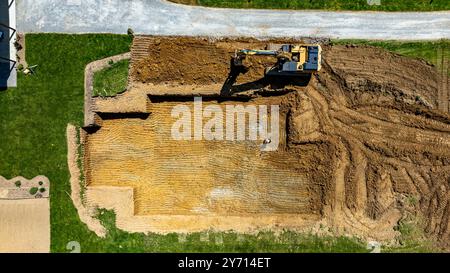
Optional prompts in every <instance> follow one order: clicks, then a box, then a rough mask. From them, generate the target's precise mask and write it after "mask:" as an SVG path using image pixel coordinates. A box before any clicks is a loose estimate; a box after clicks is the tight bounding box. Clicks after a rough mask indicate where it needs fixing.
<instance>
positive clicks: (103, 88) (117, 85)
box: [92, 60, 130, 97]
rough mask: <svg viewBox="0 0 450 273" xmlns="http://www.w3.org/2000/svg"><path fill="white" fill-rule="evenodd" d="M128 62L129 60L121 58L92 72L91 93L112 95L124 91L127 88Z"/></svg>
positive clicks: (105, 95)
mask: <svg viewBox="0 0 450 273" xmlns="http://www.w3.org/2000/svg"><path fill="white" fill-rule="evenodd" d="M129 64H130V61H129V60H122V61H119V62H116V63H112V64H111V65H110V66H109V67H107V68H105V69H103V70H100V71H98V72H96V73H94V89H93V92H92V95H93V96H101V97H112V96H115V95H117V94H119V93H122V92H123V91H125V89H126V88H127V79H128V66H129Z"/></svg>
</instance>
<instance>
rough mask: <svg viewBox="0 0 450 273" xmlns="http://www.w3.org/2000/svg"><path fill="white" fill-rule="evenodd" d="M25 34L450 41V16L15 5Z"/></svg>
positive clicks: (66, 0)
mask: <svg viewBox="0 0 450 273" xmlns="http://www.w3.org/2000/svg"><path fill="white" fill-rule="evenodd" d="M16 2H17V18H18V19H17V25H18V28H19V31H21V32H65V33H105V32H108V33H126V30H127V28H128V27H131V28H133V30H134V31H135V32H136V33H140V34H154V35H189V36H191V35H194V36H195V35H205V36H254V37H260V38H262V37H269V36H271V37H305V36H318V37H331V38H360V39H398V40H406V39H407V40H411V39H413V40H421V39H440V38H450V11H444V12H394V13H388V12H325V11H280V10H239V9H215V8H204V7H192V6H185V5H178V4H173V3H170V2H167V1H163V0H59V1H57V0H16Z"/></svg>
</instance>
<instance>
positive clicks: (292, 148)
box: [84, 36, 450, 245]
mask: <svg viewBox="0 0 450 273" xmlns="http://www.w3.org/2000/svg"><path fill="white" fill-rule="evenodd" d="M268 42H273V43H282V42H283V41H257V40H251V39H237V40H228V39H223V40H208V39H202V38H184V37H183V38H175V37H145V36H137V37H136V38H135V40H134V43H133V49H132V66H131V71H130V83H129V88H128V90H127V91H126V92H125V93H123V94H121V95H119V96H117V97H115V98H109V99H101V98H98V99H96V100H95V101H94V105H95V107H94V110H93V111H95V112H99V113H101V114H99V115H98V116H97V123H98V125H99V126H100V129H99V130H94V131H93V132H92V133H88V134H86V137H85V139H84V149H85V153H84V156H85V158H84V160H85V175H86V180H87V186H88V192H89V191H90V190H95V189H96V188H97V189H102V190H106V191H107V189H108V188H109V187H111V189H117V187H119V188H121V187H123V188H130V189H133V190H132V194H131V195H130V196H132V197H130V198H132V202H131V204H133V205H132V206H133V207H132V209H131V212H129V210H127V211H128V213H129V214H131V215H125V216H123V217H122V218H121V219H119V220H118V221H119V222H120V226H121V227H122V228H124V229H127V230H130V231H157V232H171V231H185V232H189V231H196V230H204V229H209V228H212V229H216V230H229V229H233V230H236V231H241V232H248V231H251V230H257V229H283V228H289V229H300V228H304V227H309V228H311V227H312V228H314V227H316V226H317V224H318V223H321V224H325V225H327V226H329V227H330V228H332V230H333V231H336V232H338V233H345V234H353V235H360V236H364V237H367V238H374V239H379V240H391V239H393V238H394V237H395V236H396V235H398V233H396V232H395V231H394V227H395V226H396V225H397V223H398V221H400V220H401V219H402V218H404V217H405V216H406V215H411V214H412V215H414V216H416V217H420V218H423V219H425V221H424V223H423V226H422V228H423V229H424V230H425V232H426V234H428V236H430V237H432V238H435V239H437V240H439V242H441V243H442V244H443V245H448V243H449V242H450V237H449V234H450V231H449V230H448V224H449V221H450V220H449V219H450V218H449V216H450V200H449V197H450V194H449V193H450V117H449V114H448V113H447V112H446V111H445V110H442V109H445V108H442V105H448V101H447V102H445V101H442V100H441V98H442V97H443V96H442V95H440V94H442V92H447V93H446V94H448V90H444V91H443V90H442V84H441V83H442V82H443V81H444V80H445V81H448V79H443V78H442V74H441V73H439V72H438V70H437V69H436V68H435V67H433V66H431V65H429V64H428V63H426V62H424V61H421V60H416V59H411V58H406V57H403V56H400V55H397V54H393V53H390V52H388V51H385V50H383V49H379V48H374V47H367V46H360V47H359V46H329V45H324V46H323V50H324V52H323V69H322V71H320V72H319V73H317V75H314V76H313V77H312V78H311V80H310V81H309V82H308V85H305V84H302V83H296V82H282V83H280V82H271V81H270V80H267V79H263V73H264V68H265V67H266V66H268V65H270V64H272V63H273V59H271V58H254V59H251V60H250V61H249V62H250V63H249V64H248V66H249V70H248V71H247V72H246V73H245V74H238V75H237V76H236V75H232V76H233V77H234V78H233V79H231V80H230V58H231V56H232V54H233V53H234V51H235V50H236V49H240V48H264V46H265V45H266V44H267V43H268ZM286 42H288V43H289V42H293V41H286ZM224 90H225V91H224ZM196 95H202V96H204V100H203V105H204V106H208V105H216V106H219V107H221V108H225V107H226V105H227V104H231V105H236V104H241V105H244V106H245V105H256V106H258V105H279V107H280V128H279V130H280V144H279V147H278V149H277V150H276V151H271V152H262V151H261V150H260V145H261V144H262V140H256V141H250V140H245V141H226V140H223V141H217V140H215V141H209V140H204V139H202V140H182V141H179V140H174V139H173V138H172V137H171V127H172V125H173V123H174V122H175V121H176V118H174V117H172V115H171V110H172V109H173V107H175V106H176V105H180V104H182V105H185V106H187V107H189V108H190V109H192V108H193V100H194V99H193V98H194V96H196ZM108 113H109V114H108ZM117 113H120V114H117ZM127 113H129V114H127ZM137 113H143V114H137ZM127 115H128V116H127ZM207 120H208V118H203V121H204V122H207ZM105 187H106V188H105ZM99 196H100V195H99V194H93V195H92V196H91V197H89V193H88V199H89V198H90V200H89V202H90V203H93V204H96V205H99V206H102V203H103V205H104V206H107V205H105V204H108V206H112V207H113V208H115V207H114V206H116V207H120V206H121V205H120V204H114V206H113V205H111V204H110V203H111V202H110V201H108V200H106V201H105V200H103V199H102V198H100V197H99ZM412 199H414V200H417V202H409V201H408V200H412ZM122 210H124V209H122ZM171 215H172V216H173V217H172V218H171V220H168V218H164V217H166V216H171ZM133 216H134V217H148V219H149V220H148V221H147V222H146V221H144V220H142V219H143V218H139V221H140V222H139V223H138V222H133V221H134V220H133V219H134V218H133ZM118 217H119V218H120V215H118ZM152 217H153V218H152ZM157 217H160V218H157ZM236 217H237V218H236ZM151 219H153V220H154V221H160V222H158V223H157V224H156V223H155V222H154V221H153V222H152V220H151ZM155 219H157V220H155ZM174 219H176V220H174ZM227 219H233V221H228V220H227ZM236 219H238V220H236ZM127 221H128V222H127ZM164 221H166V222H167V224H163V223H161V222H164ZM127 223H128V224H127ZM133 223H134V224H133ZM136 223H137V224H136ZM133 225H136V226H138V227H136V228H134V226H133Z"/></svg>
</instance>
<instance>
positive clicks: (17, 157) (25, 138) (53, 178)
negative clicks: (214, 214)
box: [0, 34, 434, 252]
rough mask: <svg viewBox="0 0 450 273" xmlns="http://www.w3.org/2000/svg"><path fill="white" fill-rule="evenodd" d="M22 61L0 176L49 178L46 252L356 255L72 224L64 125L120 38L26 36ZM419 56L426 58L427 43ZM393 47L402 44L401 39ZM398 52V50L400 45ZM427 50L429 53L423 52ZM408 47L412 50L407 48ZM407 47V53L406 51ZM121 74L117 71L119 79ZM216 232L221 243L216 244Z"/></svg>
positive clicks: (336, 243) (4, 122)
mask: <svg viewBox="0 0 450 273" xmlns="http://www.w3.org/2000/svg"><path fill="white" fill-rule="evenodd" d="M26 43H27V44H26V48H27V54H26V57H27V62H28V63H29V64H30V65H34V64H38V65H39V66H38V68H37V70H36V75H34V76H24V75H22V74H19V75H18V87H17V88H11V89H7V90H6V91H0V132H1V134H0V158H1V160H0V174H1V175H3V176H5V177H6V178H11V177H15V176H18V175H22V176H25V177H27V178H32V177H34V176H37V175H46V176H47V177H48V178H49V179H50V183H51V187H50V195H51V199H50V203H51V250H52V251H53V252H67V251H68V250H67V249H66V245H67V243H68V242H70V241H78V242H80V244H81V250H82V251H83V252H144V251H145V252H159V251H162V252H199V251H200V252H209V251H219V252H364V251H366V249H365V244H364V243H363V242H360V241H358V240H356V239H350V238H344V237H338V238H336V237H317V236H313V235H302V234H295V233H292V232H285V233H283V234H281V235H280V236H275V235H274V234H272V233H270V232H262V233H260V234H259V235H242V236H238V235H237V234H234V233H211V234H210V237H209V238H210V239H209V240H208V241H206V242H204V241H202V240H200V237H204V235H201V234H200V233H194V234H191V235H189V236H187V237H186V238H184V239H183V240H182V241H180V240H179V238H178V235H176V234H169V235H165V236H163V235H156V234H151V235H148V236H146V235H143V234H139V233H134V234H128V233H126V232H123V231H120V230H118V229H116V228H115V227H114V214H113V213H112V212H104V213H103V215H101V216H100V219H101V220H102V221H103V222H104V223H105V224H106V226H107V227H108V228H109V230H110V232H109V234H108V236H107V238H105V239H101V238H98V237H97V236H96V235H95V234H94V233H93V232H90V231H89V230H88V229H87V227H86V226H85V225H84V224H83V223H81V222H80V220H79V217H78V214H77V212H76V210H75V208H74V206H73V204H72V201H71V199H70V197H69V193H70V185H69V171H68V167H67V146H66V135H65V130H66V126H67V123H73V124H75V125H79V126H81V125H82V121H83V93H84V91H83V77H84V67H85V66H86V65H87V64H88V63H89V62H92V61H94V60H98V59H102V58H105V57H108V56H113V55H117V54H120V53H124V52H126V51H129V47H130V43H131V37H129V36H126V35H108V34H98V35H93V34H92V35H62V34H28V35H27V37H26ZM422 45H423V46H424V48H425V49H426V50H427V52H426V54H425V52H423V51H421V54H424V55H421V56H432V54H433V53H432V51H433V50H434V49H433V46H432V44H426V43H425V44H423V43H422ZM395 48H396V49H401V48H403V47H402V45H401V44H399V45H396V46H395ZM405 50H406V49H405ZM428 51H429V52H428ZM413 52H414V51H413ZM413 52H410V53H409V54H410V55H414V54H413ZM122 76H123V75H121V77H122ZM220 236H221V238H222V239H220V240H219V241H223V243H220V244H217V243H216V241H217V238H219V237H220Z"/></svg>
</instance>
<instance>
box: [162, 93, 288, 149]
mask: <svg viewBox="0 0 450 273" xmlns="http://www.w3.org/2000/svg"><path fill="white" fill-rule="evenodd" d="M224 109H225V113H224ZM269 112H270V114H269ZM171 115H172V118H175V119H177V120H176V121H175V122H174V123H173V125H172V128H171V135H172V139H174V140H207V141H212V140H227V141H243V140H251V141H258V140H259V141H261V142H262V144H261V146H260V149H261V150H262V151H275V150H277V148H278V145H279V139H280V136H279V130H280V118H279V106H278V105H252V104H246V105H242V104H226V105H224V106H221V105H218V104H208V105H206V106H205V107H204V106H203V101H202V97H195V98H194V105H193V107H192V109H191V107H189V106H188V105H185V104H179V105H176V106H175V107H173V108H172V112H171ZM205 119H207V121H206V122H204V121H205Z"/></svg>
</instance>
